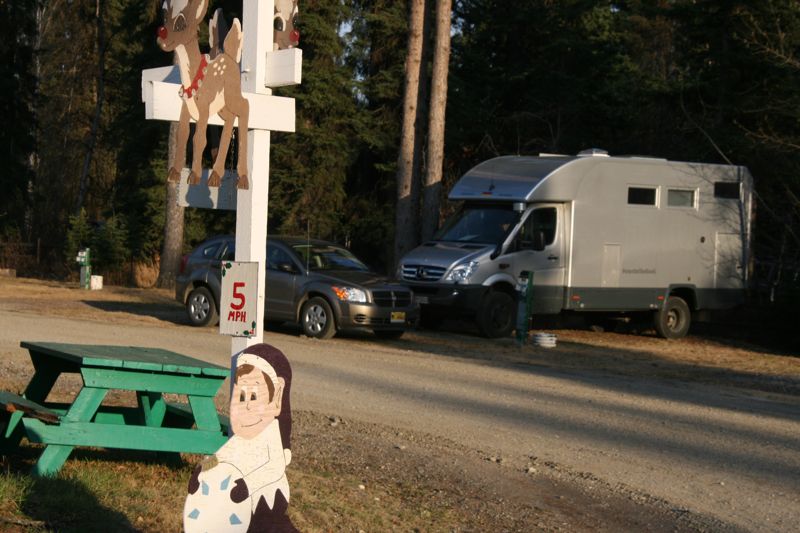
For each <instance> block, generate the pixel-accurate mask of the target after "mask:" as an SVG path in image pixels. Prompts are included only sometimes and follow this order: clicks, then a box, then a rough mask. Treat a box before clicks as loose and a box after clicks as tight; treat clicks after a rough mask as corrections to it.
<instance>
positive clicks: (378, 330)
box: [175, 235, 419, 339]
mask: <svg viewBox="0 0 800 533" xmlns="http://www.w3.org/2000/svg"><path fill="white" fill-rule="evenodd" d="M234 246H235V241H234V238H233V237H231V236H221V237H214V238H211V239H209V240H207V241H205V242H203V243H202V244H200V245H199V246H198V247H197V248H195V249H194V250H192V252H191V253H190V254H188V255H185V256H184V257H183V261H182V263H181V270H180V274H179V275H178V278H177V280H176V287H175V298H176V299H177V300H178V301H179V302H181V303H182V304H184V305H185V306H186V313H187V314H188V316H189V321H190V322H191V323H192V325H194V326H206V325H209V324H212V325H213V324H216V323H217V322H218V320H219V298H220V292H221V291H220V285H221V264H222V261H231V260H233V259H234V256H235V253H234ZM264 307H265V309H264V314H265V317H264V318H265V320H266V321H267V322H294V323H296V324H300V325H301V326H302V327H303V332H304V333H305V334H306V335H308V336H309V337H316V338H320V339H328V338H330V337H333V336H334V335H335V334H336V332H337V331H338V330H342V329H370V330H372V331H374V332H375V334H376V335H377V336H379V337H384V338H399V337H400V336H401V335H402V334H403V332H404V331H405V330H406V328H408V327H409V326H412V325H414V324H415V323H416V321H417V319H418V317H419V306H418V305H417V303H416V302H415V300H414V295H413V293H412V292H411V290H410V289H409V288H407V287H405V286H403V285H401V284H399V283H394V282H392V281H390V280H388V279H386V278H385V277H382V276H380V275H379V274H376V273H374V272H371V271H370V270H369V268H368V267H367V266H366V265H364V263H362V262H361V261H359V260H358V258H356V257H355V256H354V255H353V254H352V253H350V252H349V251H348V250H347V249H346V248H343V247H341V246H339V245H336V244H333V243H330V242H326V241H320V240H315V239H311V240H309V239H305V238H301V237H277V236H271V235H270V236H269V237H268V238H267V281H266V290H265V306H264Z"/></svg>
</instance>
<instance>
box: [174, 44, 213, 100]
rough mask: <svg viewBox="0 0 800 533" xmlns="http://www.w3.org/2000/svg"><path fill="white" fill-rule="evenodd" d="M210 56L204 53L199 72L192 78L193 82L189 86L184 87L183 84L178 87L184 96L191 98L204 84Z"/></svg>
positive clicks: (179, 92)
mask: <svg viewBox="0 0 800 533" xmlns="http://www.w3.org/2000/svg"><path fill="white" fill-rule="evenodd" d="M207 58H208V56H207V55H206V54H203V55H202V57H201V58H200V66H199V67H197V73H196V74H195V75H194V78H193V79H192V84H191V85H189V86H188V87H184V86H183V85H181V88H180V89H178V95H179V96H181V97H182V98H186V99H189V98H191V97H192V95H193V94H194V93H195V92H196V91H197V90H198V89H199V88H200V86H201V85H202V84H203V78H205V77H206V66H208V59H207Z"/></svg>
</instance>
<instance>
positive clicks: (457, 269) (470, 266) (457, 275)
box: [444, 261, 478, 283]
mask: <svg viewBox="0 0 800 533" xmlns="http://www.w3.org/2000/svg"><path fill="white" fill-rule="evenodd" d="M477 269H478V262H477V261H470V262H468V263H461V264H458V265H456V266H454V267H453V269H452V270H451V271H450V273H449V274H447V276H446V277H445V278H444V279H445V280H446V281H453V282H455V283H463V282H466V281H467V280H469V278H470V276H472V274H474V273H475V271H476V270H477Z"/></svg>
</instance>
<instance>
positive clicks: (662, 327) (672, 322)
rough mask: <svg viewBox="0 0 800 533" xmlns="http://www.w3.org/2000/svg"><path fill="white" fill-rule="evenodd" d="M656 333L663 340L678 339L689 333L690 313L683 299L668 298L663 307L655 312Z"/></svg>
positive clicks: (677, 297) (676, 297)
mask: <svg viewBox="0 0 800 533" xmlns="http://www.w3.org/2000/svg"><path fill="white" fill-rule="evenodd" d="M654 320H655V327H656V331H657V332H658V334H659V335H660V336H661V337H664V338H665V339H680V338H682V337H685V336H686V334H687V333H689V325H690V324H691V322H692V313H691V311H690V310H689V306H688V305H687V304H686V301H684V299H683V298H681V297H679V296H670V297H669V298H667V301H666V303H665V304H664V306H663V307H662V308H661V309H659V310H658V311H656V312H655V316H654Z"/></svg>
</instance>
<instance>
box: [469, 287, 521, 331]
mask: <svg viewBox="0 0 800 533" xmlns="http://www.w3.org/2000/svg"><path fill="white" fill-rule="evenodd" d="M515 311H516V305H515V304H514V299H513V298H512V297H511V296H509V295H508V294H506V293H504V292H499V291H490V292H489V293H488V294H487V295H486V297H485V298H484V299H483V305H482V306H481V308H480V309H479V310H478V315H477V322H478V328H480V330H481V333H483V334H484V335H485V336H486V337H489V338H490V339H496V338H498V337H508V336H509V335H510V334H511V330H512V329H514V319H515V314H516V313H515Z"/></svg>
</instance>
